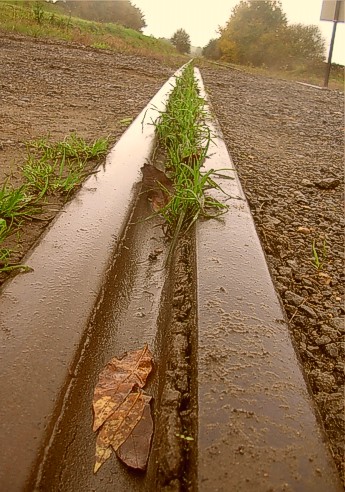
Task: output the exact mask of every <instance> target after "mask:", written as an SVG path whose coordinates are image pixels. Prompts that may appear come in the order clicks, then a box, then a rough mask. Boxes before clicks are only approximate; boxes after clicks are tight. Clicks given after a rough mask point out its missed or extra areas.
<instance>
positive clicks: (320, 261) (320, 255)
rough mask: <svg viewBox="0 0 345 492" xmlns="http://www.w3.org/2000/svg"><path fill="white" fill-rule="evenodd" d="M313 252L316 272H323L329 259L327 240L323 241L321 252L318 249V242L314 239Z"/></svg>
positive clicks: (313, 263)
mask: <svg viewBox="0 0 345 492" xmlns="http://www.w3.org/2000/svg"><path fill="white" fill-rule="evenodd" d="M311 250H312V254H313V258H312V260H311V262H312V265H313V267H314V268H316V270H322V268H323V266H324V263H325V261H326V258H327V248H326V239H324V240H323V243H322V250H321V251H320V250H319V251H318V250H317V249H316V240H315V239H313V242H312V246H311Z"/></svg>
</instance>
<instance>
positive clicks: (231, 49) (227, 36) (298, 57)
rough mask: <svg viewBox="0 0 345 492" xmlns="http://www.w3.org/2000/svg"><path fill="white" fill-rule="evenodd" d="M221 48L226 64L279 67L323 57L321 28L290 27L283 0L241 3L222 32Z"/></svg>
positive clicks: (260, 0) (316, 60)
mask: <svg viewBox="0 0 345 492" xmlns="http://www.w3.org/2000/svg"><path fill="white" fill-rule="evenodd" d="M218 48H219V49H220V52H221V55H220V57H221V59H223V60H225V61H228V62H234V63H240V64H241V63H242V64H250V65H254V66H261V65H265V66H268V67H278V68H280V67H287V66H289V67H292V66H294V65H299V64H301V63H302V64H303V63H304V64H306V63H308V64H309V63H315V62H319V61H320V60H322V59H323V56H324V41H323V39H322V35H321V32H320V30H319V29H318V27H316V26H304V25H302V24H294V25H288V23H287V19H286V15H285V14H284V12H283V10H282V6H281V2H280V0H241V1H240V3H239V4H238V5H237V6H236V7H235V8H234V9H233V11H232V14H231V16H230V19H229V20H228V22H227V24H226V26H225V27H224V28H221V29H220V38H219V41H218Z"/></svg>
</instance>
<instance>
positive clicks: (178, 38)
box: [171, 29, 191, 53]
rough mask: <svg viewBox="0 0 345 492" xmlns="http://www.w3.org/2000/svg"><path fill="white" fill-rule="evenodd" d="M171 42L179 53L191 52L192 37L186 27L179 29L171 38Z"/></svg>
mask: <svg viewBox="0 0 345 492" xmlns="http://www.w3.org/2000/svg"><path fill="white" fill-rule="evenodd" d="M171 42H172V44H173V45H174V46H175V48H176V49H177V51H178V52H179V53H190V46H191V44H190V37H189V34H187V32H186V31H185V30H184V29H178V30H177V31H176V32H175V34H174V35H173V37H172V38H171Z"/></svg>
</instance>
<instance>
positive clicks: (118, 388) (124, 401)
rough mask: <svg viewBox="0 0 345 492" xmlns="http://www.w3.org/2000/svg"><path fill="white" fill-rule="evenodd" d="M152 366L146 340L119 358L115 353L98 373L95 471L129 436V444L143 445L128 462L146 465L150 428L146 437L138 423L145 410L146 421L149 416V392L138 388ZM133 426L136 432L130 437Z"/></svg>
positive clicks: (94, 401) (137, 465)
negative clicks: (138, 347)
mask: <svg viewBox="0 0 345 492" xmlns="http://www.w3.org/2000/svg"><path fill="white" fill-rule="evenodd" d="M152 366H153V361H152V354H151V352H150V351H149V349H148V347H147V344H146V345H145V346H144V347H143V348H142V349H140V350H136V351H133V352H128V353H126V354H125V355H124V356H123V357H122V359H117V358H115V357H114V358H113V359H111V360H110V361H109V362H108V364H107V365H106V366H105V368H104V369H103V371H102V372H101V373H100V376H99V381H98V384H97V386H96V388H95V391H94V399H93V410H94V424H93V429H94V431H97V430H98V436H97V441H96V462H95V466H94V473H96V472H97V471H98V470H99V468H100V467H101V466H102V465H103V463H105V462H106V461H107V460H108V459H109V458H110V456H111V452H112V449H113V450H114V451H117V450H118V449H119V447H120V446H122V445H124V444H125V443H126V441H127V440H128V439H131V441H130V442H132V446H133V443H134V445H136V446H138V445H140V446H142V449H139V448H137V449H136V451H135V452H136V453H137V456H138V459H137V460H136V461H135V460H134V461H133V459H132V458H130V459H129V463H127V464H128V466H132V465H131V464H130V463H134V464H135V466H134V468H140V469H145V467H146V462H147V459H148V454H149V449H150V442H151V436H152V429H151V434H150V437H149V438H148V437H147V434H148V431H147V426H143V425H140V424H141V420H142V419H143V415H144V414H145V421H147V420H149V419H151V414H150V400H151V396H149V395H146V394H145V393H144V392H143V391H142V390H141V388H142V387H143V386H144V385H145V384H146V380H147V377H148V375H149V374H150V372H151V370H152ZM147 412H149V417H148V416H147ZM151 422H152V420H151ZM151 427H153V424H152V425H151ZM140 429H141V430H140ZM134 430H135V436H134V437H133V438H132V437H131V436H132V433H133V432H134ZM141 434H143V436H145V437H143V436H141ZM140 436H141V437H140ZM130 447H131V446H129V448H127V447H125V448H124V449H125V450H126V449H130ZM126 453H128V451H126ZM129 454H130V456H132V455H133V453H132V454H131V453H129ZM145 457H146V458H145ZM123 461H125V460H123ZM144 462H145V465H144V464H143V463H144Z"/></svg>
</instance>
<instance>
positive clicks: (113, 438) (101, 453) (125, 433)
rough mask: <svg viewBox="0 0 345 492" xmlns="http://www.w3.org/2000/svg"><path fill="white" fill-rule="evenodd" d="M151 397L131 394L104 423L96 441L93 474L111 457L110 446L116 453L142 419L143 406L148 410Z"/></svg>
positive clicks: (142, 394) (143, 394)
mask: <svg viewBox="0 0 345 492" xmlns="http://www.w3.org/2000/svg"><path fill="white" fill-rule="evenodd" d="M150 400H151V396H148V395H145V393H143V392H139V393H131V394H129V395H128V396H127V398H126V399H125V401H124V402H123V403H122V405H120V407H119V408H118V409H117V410H116V412H114V413H113V414H112V415H111V416H110V417H109V418H108V419H107V420H106V422H105V423H104V425H103V426H102V428H101V429H100V432H99V434H98V436H97V441H96V463H95V467H94V473H96V472H97V471H98V470H99V468H100V467H101V466H102V465H103V463H105V462H106V461H107V459H108V458H109V457H110V455H111V449H110V446H111V447H112V448H113V449H114V451H116V450H117V449H118V448H119V447H120V446H121V445H122V444H123V443H124V442H125V441H126V439H128V437H129V436H130V434H131V432H132V431H133V429H134V428H135V426H136V425H137V424H138V422H139V421H140V419H141V418H142V415H143V412H144V409H145V406H148V407H149V408H150V405H149V403H150Z"/></svg>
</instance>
